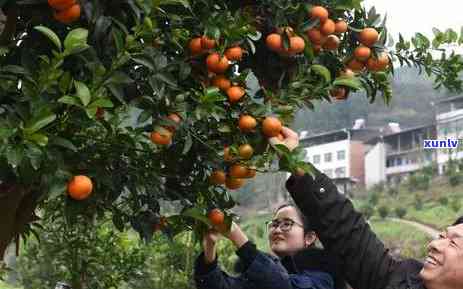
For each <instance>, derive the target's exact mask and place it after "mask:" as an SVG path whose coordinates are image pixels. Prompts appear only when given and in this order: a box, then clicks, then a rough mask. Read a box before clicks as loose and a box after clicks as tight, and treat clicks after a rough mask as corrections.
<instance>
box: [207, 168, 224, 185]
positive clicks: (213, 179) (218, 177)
mask: <svg viewBox="0 0 463 289" xmlns="http://www.w3.org/2000/svg"><path fill="white" fill-rule="evenodd" d="M226 178H227V176H226V174H225V172H224V171H222V170H215V171H213V172H212V174H211V175H210V176H209V182H210V183H211V184H214V185H223V184H225V179H226Z"/></svg>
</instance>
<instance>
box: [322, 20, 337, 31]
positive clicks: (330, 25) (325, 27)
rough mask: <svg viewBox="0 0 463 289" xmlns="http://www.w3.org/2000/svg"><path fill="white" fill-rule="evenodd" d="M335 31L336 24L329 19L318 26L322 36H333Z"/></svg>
mask: <svg viewBox="0 0 463 289" xmlns="http://www.w3.org/2000/svg"><path fill="white" fill-rule="evenodd" d="M335 31H336V24H335V23H334V21H333V20H331V19H327V20H326V21H325V22H324V23H323V24H321V25H320V32H321V33H322V34H324V35H330V34H333V33H334V32H335Z"/></svg>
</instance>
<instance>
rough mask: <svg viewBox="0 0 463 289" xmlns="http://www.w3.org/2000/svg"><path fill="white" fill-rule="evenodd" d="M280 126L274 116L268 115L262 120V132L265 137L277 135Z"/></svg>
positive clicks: (279, 122)
mask: <svg viewBox="0 0 463 289" xmlns="http://www.w3.org/2000/svg"><path fill="white" fill-rule="evenodd" d="M282 127H283V125H282V124H281V121H280V120H279V119H278V118H276V117H272V116H268V117H266V118H265V119H264V121H263V122H262V132H263V133H264V135H266V136H267V137H274V136H277V135H278V134H279V133H280V132H281V128H282Z"/></svg>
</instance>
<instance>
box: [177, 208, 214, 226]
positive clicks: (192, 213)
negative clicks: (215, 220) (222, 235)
mask: <svg viewBox="0 0 463 289" xmlns="http://www.w3.org/2000/svg"><path fill="white" fill-rule="evenodd" d="M182 215H183V216H186V217H191V218H194V219H196V220H198V221H200V222H203V223H204V224H206V225H209V226H211V225H212V224H211V222H210V221H209V219H208V218H207V217H206V216H205V215H204V214H203V212H202V211H201V210H200V209H198V208H188V209H186V210H185V211H183V212H182Z"/></svg>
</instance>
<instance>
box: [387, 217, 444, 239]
mask: <svg viewBox="0 0 463 289" xmlns="http://www.w3.org/2000/svg"><path fill="white" fill-rule="evenodd" d="M388 219H389V220H391V221H394V222H399V223H403V224H408V225H411V226H413V227H415V228H418V229H420V230H421V231H423V232H425V233H426V234H428V235H429V236H431V237H433V238H437V237H438V236H439V234H440V232H439V231H438V230H436V229H434V228H432V227H429V226H427V225H423V224H420V223H418V222H415V221H409V220H404V219H398V218H388Z"/></svg>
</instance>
